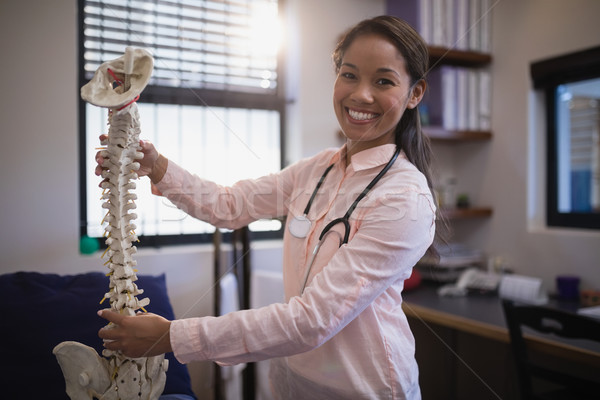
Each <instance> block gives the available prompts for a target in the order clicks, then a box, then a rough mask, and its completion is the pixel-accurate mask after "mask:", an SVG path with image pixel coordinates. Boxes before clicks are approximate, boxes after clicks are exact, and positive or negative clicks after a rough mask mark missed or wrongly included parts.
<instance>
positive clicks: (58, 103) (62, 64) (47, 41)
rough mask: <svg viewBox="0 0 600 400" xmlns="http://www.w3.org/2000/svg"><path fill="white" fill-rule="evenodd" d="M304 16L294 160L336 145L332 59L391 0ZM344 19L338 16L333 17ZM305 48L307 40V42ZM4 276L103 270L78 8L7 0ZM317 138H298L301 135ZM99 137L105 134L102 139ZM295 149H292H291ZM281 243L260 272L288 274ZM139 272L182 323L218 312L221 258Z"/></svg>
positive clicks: (260, 249) (1, 161)
mask: <svg viewBox="0 0 600 400" xmlns="http://www.w3.org/2000/svg"><path fill="white" fill-rule="evenodd" d="M289 3H290V15H294V16H297V17H298V18H299V21H297V22H296V23H295V24H296V25H297V26H298V28H299V29H300V32H299V34H297V35H295V38H296V46H295V47H294V48H292V49H290V50H293V51H295V52H296V54H295V59H296V60H298V61H299V64H298V65H296V66H295V69H296V70H297V71H298V72H299V74H300V79H299V81H298V82H296V84H297V86H298V87H299V95H300V96H302V97H301V98H299V99H298V103H297V106H295V107H294V109H292V110H291V111H292V113H291V116H292V125H293V134H295V135H298V136H297V138H292V139H291V140H290V145H291V147H293V153H292V154H291V155H290V158H291V159H292V160H295V159H298V158H299V157H302V156H305V155H309V154H312V153H314V152H316V151H317V150H319V149H322V148H324V147H327V146H337V144H338V142H337V139H336V137H335V131H336V122H335V116H334V114H333V109H332V105H331V88H332V83H333V69H332V65H331V61H330V56H329V55H330V53H331V50H332V49H333V45H334V43H335V39H336V38H337V37H338V35H339V34H340V32H341V31H342V30H343V29H345V28H346V27H348V26H349V25H352V24H353V23H355V22H357V21H358V20H360V19H363V18H365V17H367V16H372V15H377V14H381V13H383V11H384V2H383V0H372V1H366V0H328V1H326V2H323V1H315V0H304V1H300V0H289ZM332 15H335V17H332ZM300 39H301V40H300ZM0 54H2V57H1V61H0V66H1V68H0V71H1V72H2V73H1V75H0V83H1V87H2V89H3V93H4V94H5V95H4V96H3V97H2V100H0V121H2V144H1V146H0V182H1V183H2V191H1V192H0V205H1V209H0V226H1V227H2V233H1V235H2V236H1V238H2V240H0V254H2V261H1V264H0V265H1V267H0V272H2V273H5V272H12V271H40V272H52V273H60V274H74V273H80V272H87V271H95V270H100V271H104V270H105V268H104V267H103V265H102V264H103V261H101V260H100V258H99V254H96V255H93V256H82V255H80V254H79V247H78V246H79V228H78V221H79V207H78V204H79V200H78V197H79V187H78V176H79V175H78V174H79V171H78V166H79V163H78V135H77V123H78V122H77V119H78V114H77V99H78V95H79V88H78V87H77V2H76V0H52V1H45V0H2V1H0ZM304 131H305V132H308V134H307V135H306V136H299V134H300V132H304ZM99 133H100V132H99ZM292 144H293V145H292ZM280 251H281V244H280V242H279V241H272V242H266V243H260V244H257V245H255V246H254V252H253V264H254V265H257V266H263V267H265V268H267V269H271V270H273V269H277V268H279V261H278V260H280V259H281V257H280ZM137 260H138V265H139V270H140V273H146V274H158V273H162V272H166V274H167V285H168V290H169V294H170V297H171V300H172V302H173V306H174V309H175V314H176V316H177V317H184V316H185V317H190V316H202V315H208V314H211V313H212V290H211V288H212V250H211V247H210V246H208V245H205V246H200V245H198V246H185V247H172V248H162V249H143V250H141V251H140V252H139V253H138V256H137ZM190 372H191V373H192V374H193V375H194V390H195V391H196V393H198V394H199V396H200V398H204V397H205V396H204V395H203V394H204V393H208V392H210V382H211V369H210V363H192V364H191V365H190Z"/></svg>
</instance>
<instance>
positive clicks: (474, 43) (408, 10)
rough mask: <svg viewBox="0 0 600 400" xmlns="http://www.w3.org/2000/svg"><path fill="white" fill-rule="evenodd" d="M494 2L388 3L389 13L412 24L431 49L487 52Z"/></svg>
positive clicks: (410, 0) (413, 0)
mask: <svg viewBox="0 0 600 400" xmlns="http://www.w3.org/2000/svg"><path fill="white" fill-rule="evenodd" d="M493 4H494V3H493V2H492V1H491V0H395V1H394V0H389V1H388V2H387V13H388V14H390V15H396V16H398V17H400V18H402V19H404V20H406V21H407V22H408V23H409V24H411V25H412V26H413V27H414V28H415V29H416V30H417V31H418V32H419V34H420V35H421V36H422V37H423V39H424V40H425V41H426V42H427V43H428V44H429V45H431V46H440V47H447V48H449V49H456V50H469V51H476V52H483V53H488V52H490V50H491V40H490V36H491V11H492V7H493Z"/></svg>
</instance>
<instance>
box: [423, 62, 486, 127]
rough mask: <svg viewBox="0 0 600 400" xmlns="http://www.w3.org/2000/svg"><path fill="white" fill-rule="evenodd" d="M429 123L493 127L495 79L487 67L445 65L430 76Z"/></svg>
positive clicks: (425, 102) (427, 96)
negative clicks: (492, 107) (491, 122)
mask: <svg viewBox="0 0 600 400" xmlns="http://www.w3.org/2000/svg"><path fill="white" fill-rule="evenodd" d="M428 84H429V88H430V89H431V90H429V91H427V92H426V94H425V97H424V98H423V102H422V104H423V109H425V110H427V113H428V118H427V122H428V124H429V125H431V126H438V127H442V128H444V129H446V130H450V131H452V130H460V131H481V130H489V129H490V115H491V82H490V74H489V71H488V70H486V69H469V68H459V67H450V66H441V67H439V68H436V69H435V70H433V71H431V72H430V74H429V76H428Z"/></svg>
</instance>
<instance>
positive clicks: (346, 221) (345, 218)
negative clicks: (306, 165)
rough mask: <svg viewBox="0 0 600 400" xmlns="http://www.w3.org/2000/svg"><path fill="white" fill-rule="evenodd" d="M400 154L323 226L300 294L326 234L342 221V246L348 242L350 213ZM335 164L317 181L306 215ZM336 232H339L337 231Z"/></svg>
mask: <svg viewBox="0 0 600 400" xmlns="http://www.w3.org/2000/svg"><path fill="white" fill-rule="evenodd" d="M399 154H400V149H399V148H397V149H396V151H395V152H394V155H393V156H392V158H391V159H390V160H389V161H388V162H387V164H386V165H385V166H384V167H383V169H382V170H381V171H379V173H378V174H377V176H375V178H373V180H371V182H369V184H368V185H367V186H366V187H365V188H364V190H363V191H362V192H361V193H360V194H359V195H358V196H357V197H356V199H355V200H354V202H352V204H351V205H350V207H349V208H348V210H347V211H346V213H345V214H344V216H343V217H340V218H336V219H334V220H333V221H331V222H329V223H328V224H327V225H326V226H325V228H323V230H322V231H321V234H320V235H319V241H318V242H317V244H316V246H315V248H314V249H313V251H312V254H311V257H310V261H309V264H308V268H307V269H306V272H305V273H304V279H303V282H302V289H301V290H300V294H302V293H304V288H305V287H306V283H307V281H308V276H309V274H310V271H311V270H312V266H313V264H314V262H315V258H316V256H317V253H318V252H319V249H320V248H321V245H322V244H323V241H324V239H325V236H326V235H327V234H328V233H331V232H334V231H332V230H331V229H332V228H333V227H334V226H335V225H337V224H339V223H342V224H344V237H343V239H342V240H341V241H340V247H341V246H342V245H343V244H346V243H348V239H349V237H350V215H352V213H353V212H354V209H355V208H356V206H357V205H358V203H359V202H360V201H361V200H362V199H363V198H364V197H365V196H366V195H367V194H368V193H369V192H370V191H371V189H372V188H373V186H375V185H376V184H377V182H379V180H380V179H381V178H382V177H383V176H384V175H385V174H386V172H387V171H388V170H389V169H390V168H391V167H392V164H394V162H395V161H396V159H397V158H398V155H399ZM333 165H334V164H331V165H330V166H329V167H327V169H326V170H325V172H324V173H323V175H322V176H321V179H319V182H318V183H317V186H316V187H315V190H313V193H312V196H311V197H310V199H309V201H308V203H307V204H306V208H305V209H304V216H306V215H307V214H308V212H309V211H310V207H311V206H312V202H313V199H314V198H315V196H316V194H317V192H318V191H319V188H320V187H321V185H322V184H323V181H324V180H325V177H326V176H327V174H328V173H329V171H330V170H331V168H332V167H333ZM336 233H338V232H336ZM338 235H339V233H338ZM340 238H341V235H340Z"/></svg>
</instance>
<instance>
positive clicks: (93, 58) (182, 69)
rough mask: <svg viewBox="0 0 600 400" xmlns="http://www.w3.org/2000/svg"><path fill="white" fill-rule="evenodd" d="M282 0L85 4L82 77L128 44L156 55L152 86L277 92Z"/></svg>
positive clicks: (156, 0)
mask: <svg viewBox="0 0 600 400" xmlns="http://www.w3.org/2000/svg"><path fill="white" fill-rule="evenodd" d="M277 11H278V10H277V1H273V0H246V1H244V0H126V1H123V0H103V1H93V0H87V1H85V6H84V18H83V29H84V73H85V78H86V79H90V78H91V77H92V75H93V74H94V72H95V71H96V69H97V68H98V67H99V65H100V64H101V63H102V62H103V61H106V60H112V59H115V58H117V57H119V56H121V55H122V54H123V52H124V50H125V48H126V47H127V46H134V47H141V48H145V49H146V50H148V51H149V52H150V53H152V55H153V57H154V71H153V75H152V79H151V81H150V83H149V84H150V85H151V86H163V87H183V88H192V89H194V88H198V89H213V90H222V91H231V92H244V93H262V94H275V93H276V89H277V77H278V75H277V45H278V40H279V39H280V33H279V30H278V22H277V21H278V19H277Z"/></svg>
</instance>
